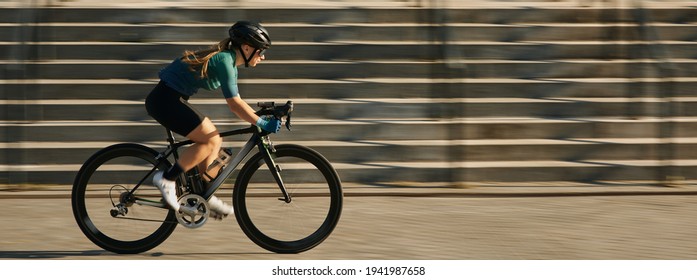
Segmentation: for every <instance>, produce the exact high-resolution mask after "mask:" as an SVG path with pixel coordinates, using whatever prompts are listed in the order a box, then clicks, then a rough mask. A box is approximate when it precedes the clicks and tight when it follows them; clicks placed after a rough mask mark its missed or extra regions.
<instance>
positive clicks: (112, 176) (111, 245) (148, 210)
mask: <svg viewBox="0 0 697 280" xmlns="http://www.w3.org/2000/svg"><path fill="white" fill-rule="evenodd" d="M156 156H157V152H156V151H155V150H153V149H151V148H148V147H145V146H142V145H137V144H117V145H113V146H110V147H107V148H104V149H102V150H100V151H99V152H97V153H96V154H94V155H93V156H92V157H90V159H89V160H87V162H85V164H84V165H83V166H82V168H81V169H80V171H79V172H78V174H77V176H76V178H75V182H74V184H73V191H72V207H73V215H74V216H75V221H76V222H77V224H78V226H79V227H80V229H81V230H82V232H83V233H84V234H85V236H87V238H89V240H91V241H92V242H94V244H96V245H97V246H99V247H101V248H103V249H105V250H108V251H111V252H115V253H119V254H136V253H141V252H145V251H147V250H150V249H152V248H155V247H156V246H158V245H160V244H161V243H162V242H164V241H165V240H166V239H167V237H169V235H170V234H171V233H172V232H173V231H174V229H175V228H176V226H177V219H176V217H175V214H174V211H171V210H169V209H165V208H158V207H153V206H145V205H139V204H132V205H128V208H127V209H128V212H127V213H126V214H125V215H116V217H113V216H112V213H111V211H112V210H114V209H115V207H114V205H115V204H118V203H119V201H120V197H121V195H122V194H124V193H127V192H128V191H130V190H131V189H132V188H133V187H134V186H135V185H136V184H137V183H138V182H140V180H142V179H143V178H145V176H146V175H147V173H148V172H149V171H150V170H151V169H152V168H153V167H154V166H155V164H157V161H156V160H155V157H156ZM169 166H170V163H169V162H168V161H166V160H165V161H163V162H162V163H161V164H160V166H158V169H160V170H165V169H166V168H169ZM135 195H136V196H139V197H143V198H148V199H151V200H152V201H154V202H159V200H160V198H161V195H160V192H159V190H158V189H157V188H156V187H155V186H153V185H152V174H151V175H150V176H149V177H148V178H145V181H143V184H142V185H141V186H140V187H139V188H138V190H137V191H136V193H135Z"/></svg>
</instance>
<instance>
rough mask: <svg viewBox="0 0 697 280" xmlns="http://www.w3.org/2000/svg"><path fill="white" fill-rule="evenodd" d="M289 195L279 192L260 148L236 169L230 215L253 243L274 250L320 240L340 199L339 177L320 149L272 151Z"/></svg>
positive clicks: (302, 246) (288, 250) (287, 249)
mask: <svg viewBox="0 0 697 280" xmlns="http://www.w3.org/2000/svg"><path fill="white" fill-rule="evenodd" d="M272 156H273V157H274V161H275V163H276V165H277V166H279V167H280V169H281V177H282V178H283V182H284V183H285V186H286V189H287V191H288V193H289V194H290V196H291V199H292V200H291V202H290V203H286V202H285V201H283V195H282V193H281V191H280V189H279V187H278V184H277V183H276V181H275V180H274V178H273V176H272V174H271V172H270V171H269V169H268V167H267V165H266V163H265V161H264V157H263V154H262V153H257V154H255V155H254V156H253V157H252V158H251V159H250V160H249V161H248V162H247V163H246V164H245V165H244V167H243V168H242V169H241V170H240V174H239V175H238V178H237V181H236V182H235V189H234V192H233V205H234V207H235V216H236V218H237V221H238V223H239V224H240V227H241V228H242V231H243V232H244V233H245V234H246V235H247V237H249V238H250V239H251V240H252V241H253V242H254V243H256V244H257V245H259V246H261V247H262V248H264V249H267V250H269V251H272V252H276V253H299V252H303V251H306V250H309V249H311V248H314V247H315V246H317V245H319V244H320V243H321V242H322V241H324V240H325V239H326V238H327V237H328V236H329V234H331V232H332V231H333V230H334V228H335V227H336V225H337V223H338V221H339V217H340V216H341V209H342V203H343V194H342V190H341V180H340V179H339V176H338V175H337V173H336V171H335V170H334V168H333V167H332V166H331V164H330V163H329V162H328V161H327V160H326V159H325V158H324V157H323V156H322V155H320V154H319V153H317V152H315V151H314V150H311V149H309V148H306V147H302V146H297V145H278V146H276V153H275V154H273V155H272Z"/></svg>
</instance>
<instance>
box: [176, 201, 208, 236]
mask: <svg viewBox="0 0 697 280" xmlns="http://www.w3.org/2000/svg"><path fill="white" fill-rule="evenodd" d="M179 205H180V207H179V211H178V212H177V213H176V216H177V221H178V222H179V223H180V224H181V225H183V226H185V227H187V228H199V227H201V226H203V225H204V224H205V223H206V222H207V221H208V217H209V216H210V207H209V206H208V201H206V200H205V199H204V198H203V197H201V196H200V195H196V194H187V195H185V196H182V197H180V198H179Z"/></svg>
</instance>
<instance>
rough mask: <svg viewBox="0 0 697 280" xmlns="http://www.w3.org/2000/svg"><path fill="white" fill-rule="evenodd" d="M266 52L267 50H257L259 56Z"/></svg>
mask: <svg viewBox="0 0 697 280" xmlns="http://www.w3.org/2000/svg"><path fill="white" fill-rule="evenodd" d="M266 50H268V49H261V50H259V56H264V54H265V53H266Z"/></svg>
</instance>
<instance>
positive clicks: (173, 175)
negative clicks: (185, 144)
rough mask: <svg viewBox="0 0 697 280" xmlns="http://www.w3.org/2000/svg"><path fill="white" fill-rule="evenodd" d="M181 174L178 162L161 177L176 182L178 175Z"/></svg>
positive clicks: (182, 171)
mask: <svg viewBox="0 0 697 280" xmlns="http://www.w3.org/2000/svg"><path fill="white" fill-rule="evenodd" d="M182 173H184V170H182V167H181V165H179V163H178V162H175V163H174V165H172V167H170V168H169V169H168V170H167V171H165V174H162V177H165V179H167V180H170V181H176V180H177V177H179V175H181V174H182Z"/></svg>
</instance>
